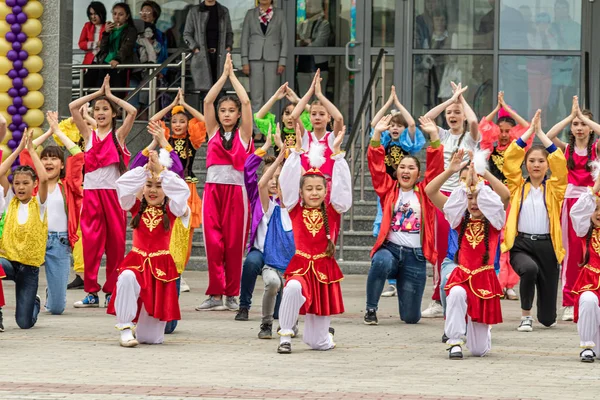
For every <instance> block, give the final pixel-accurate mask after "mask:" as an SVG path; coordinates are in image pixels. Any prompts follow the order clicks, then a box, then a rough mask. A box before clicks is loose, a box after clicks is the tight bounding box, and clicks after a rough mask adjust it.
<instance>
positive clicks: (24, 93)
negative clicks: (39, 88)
mask: <svg viewBox="0 0 600 400" xmlns="http://www.w3.org/2000/svg"><path fill="white" fill-rule="evenodd" d="M27 93H29V89H27V88H26V87H25V86H23V87H22V88H21V89H19V96H25V95H26V94H27Z"/></svg>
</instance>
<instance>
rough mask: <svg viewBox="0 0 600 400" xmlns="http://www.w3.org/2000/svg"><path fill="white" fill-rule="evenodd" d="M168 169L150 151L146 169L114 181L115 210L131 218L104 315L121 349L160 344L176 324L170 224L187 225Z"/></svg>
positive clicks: (183, 197)
mask: <svg viewBox="0 0 600 400" xmlns="http://www.w3.org/2000/svg"><path fill="white" fill-rule="evenodd" d="M171 166H172V159H171V158H170V157H168V156H167V157H161V158H160V161H159V157H158V155H157V153H156V152H155V151H151V152H150V154H149V161H148V164H146V165H145V166H144V167H136V168H134V169H132V170H131V171H129V172H127V173H125V174H123V176H121V177H120V178H119V179H118V180H117V192H118V195H119V203H120V206H121V207H122V209H123V210H125V211H130V212H131V215H132V219H131V227H132V228H133V248H132V249H131V251H130V252H129V253H128V254H127V256H126V257H125V259H124V260H123V262H122V264H121V265H120V267H119V269H118V270H117V275H118V278H117V285H116V288H115V291H114V292H113V296H111V300H110V302H109V304H108V310H107V312H108V313H109V314H113V315H116V316H117V325H116V328H117V329H118V330H120V331H121V336H120V339H119V343H120V345H121V346H123V347H135V346H137V345H138V344H139V343H147V344H160V343H162V342H163V340H164V334H165V326H166V323H167V322H168V321H176V320H179V319H180V318H181V315H180V311H179V299H178V295H177V283H176V281H177V279H178V278H179V272H178V271H177V266H176V265H175V261H174V260H173V256H172V255H171V253H170V251H169V246H170V242H171V233H172V232H173V229H172V228H173V226H174V223H175V220H176V219H177V218H180V219H181V221H182V222H183V224H184V225H186V226H187V225H189V222H190V209H189V207H188V197H189V196H190V190H189V188H188V186H187V184H186V182H185V181H184V180H183V179H181V178H180V177H179V176H178V175H177V174H176V173H175V172H173V171H171V170H170V168H171ZM135 322H137V325H135V326H136V330H135V335H134V334H133V327H134V323H135Z"/></svg>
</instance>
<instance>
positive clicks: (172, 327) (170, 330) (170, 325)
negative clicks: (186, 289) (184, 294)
mask: <svg viewBox="0 0 600 400" xmlns="http://www.w3.org/2000/svg"><path fill="white" fill-rule="evenodd" d="M175 283H176V285H177V297H179V295H180V291H181V275H179V278H177V280H176V281H175ZM175 328H177V320H173V321H169V322H167V324H166V325H165V333H166V334H167V335H169V334H171V333H173V332H175Z"/></svg>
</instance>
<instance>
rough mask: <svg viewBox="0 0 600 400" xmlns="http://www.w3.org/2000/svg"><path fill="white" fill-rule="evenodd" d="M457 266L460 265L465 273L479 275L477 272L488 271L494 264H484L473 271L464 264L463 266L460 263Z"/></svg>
mask: <svg viewBox="0 0 600 400" xmlns="http://www.w3.org/2000/svg"><path fill="white" fill-rule="evenodd" d="M457 267H458V268H459V269H460V270H461V271H463V272H465V273H467V274H469V275H477V274H479V273H480V272H483V271H487V270H489V269H494V266H493V265H484V266H483V267H479V268H477V269H474V270H473V271H471V270H469V269H467V268H466V267H464V266H462V265H458V266H457Z"/></svg>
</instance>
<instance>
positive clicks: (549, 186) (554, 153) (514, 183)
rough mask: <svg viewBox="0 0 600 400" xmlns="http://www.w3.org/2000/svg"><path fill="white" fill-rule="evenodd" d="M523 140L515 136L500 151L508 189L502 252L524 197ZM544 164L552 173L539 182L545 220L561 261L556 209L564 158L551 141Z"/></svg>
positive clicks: (526, 190) (513, 233)
mask: <svg viewBox="0 0 600 400" xmlns="http://www.w3.org/2000/svg"><path fill="white" fill-rule="evenodd" d="M525 146H526V144H525V143H524V142H523V141H522V140H521V139H517V140H515V141H514V142H512V143H511V144H510V146H508V148H507V149H506V151H505V153H504V167H503V169H502V172H503V173H504V176H505V177H506V180H507V185H508V190H510V212H509V214H508V220H507V221H506V232H505V233H504V242H503V243H502V252H506V251H509V250H510V249H511V248H512V247H513V245H514V243H515V237H516V236H517V227H518V219H519V212H520V211H521V204H522V202H523V201H524V200H525V199H526V198H527V195H528V194H529V190H530V188H531V183H530V182H529V181H528V180H525V179H523V172H522V170H521V165H522V164H523V159H524V158H525ZM547 150H548V152H549V153H550V155H549V156H548V165H549V167H550V171H552V176H551V177H550V178H548V179H546V180H545V181H544V183H543V185H544V192H545V197H546V208H547V210H548V220H549V221H550V236H551V237H552V246H553V247H554V253H555V254H556V259H557V260H558V262H559V263H560V262H562V260H563V258H564V256H565V249H564V247H563V243H562V231H561V227H560V212H561V208H562V202H563V199H564V197H565V190H566V189H567V173H568V170H567V160H566V159H565V155H564V154H563V152H562V150H560V149H558V148H557V147H556V146H554V145H552V146H550V147H549V148H548V149H547Z"/></svg>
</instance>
